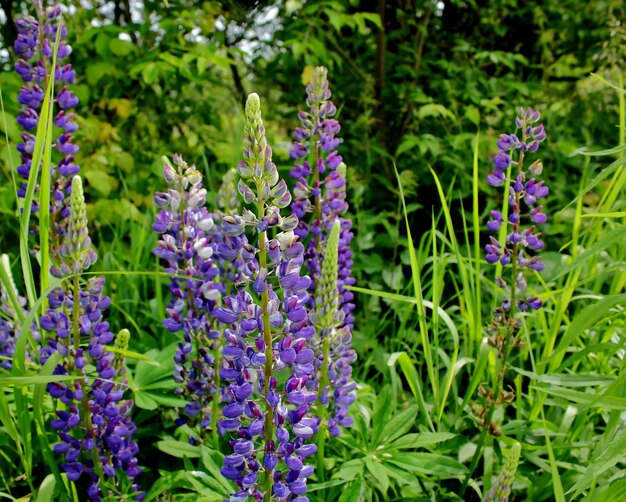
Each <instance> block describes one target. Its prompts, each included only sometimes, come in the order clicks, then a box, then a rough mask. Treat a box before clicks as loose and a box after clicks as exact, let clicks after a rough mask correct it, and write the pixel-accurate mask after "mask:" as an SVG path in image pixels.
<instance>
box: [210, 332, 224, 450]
mask: <svg viewBox="0 0 626 502" xmlns="http://www.w3.org/2000/svg"><path fill="white" fill-rule="evenodd" d="M221 357H222V350H221V347H220V345H219V343H216V344H215V350H214V351H213V378H214V383H215V392H214V393H213V399H212V400H211V434H212V436H213V447H214V448H215V449H219V438H220V436H219V434H218V432H217V417H218V416H219V413H220V366H221V364H220V360H221Z"/></svg>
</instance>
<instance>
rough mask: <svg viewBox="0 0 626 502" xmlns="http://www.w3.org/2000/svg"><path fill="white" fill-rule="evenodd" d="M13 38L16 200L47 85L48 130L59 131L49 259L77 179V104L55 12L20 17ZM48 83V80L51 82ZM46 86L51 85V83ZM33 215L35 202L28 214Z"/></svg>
mask: <svg viewBox="0 0 626 502" xmlns="http://www.w3.org/2000/svg"><path fill="white" fill-rule="evenodd" d="M16 25H17V30H18V35H17V39H16V40H15V44H14V48H15V52H16V53H17V55H18V58H19V59H18V61H17V63H16V65H15V71H16V72H17V73H18V74H19V75H20V77H22V80H23V81H24V86H23V87H22V89H21V91H20V94H19V96H18V100H19V102H20V104H21V105H22V109H21V111H20V115H19V116H18V118H17V121H18V123H19V124H20V125H21V126H22V127H23V128H24V132H23V133H22V143H20V144H18V145H17V149H18V151H19V152H20V159H21V162H22V163H21V165H20V166H19V167H18V168H17V172H18V174H19V175H20V176H21V177H22V178H23V179H24V182H22V183H21V185H20V187H19V189H18V195H19V196H20V197H24V196H25V193H26V182H27V181H28V177H29V175H30V170H31V164H32V159H33V150H34V148H35V136H34V134H33V133H34V132H35V130H36V127H37V124H38V122H39V115H40V113H41V107H42V103H43V100H44V92H45V89H46V88H47V87H48V85H54V86H55V88H54V96H55V103H56V105H55V108H56V109H58V110H59V111H58V112H57V113H56V115H55V117H54V125H55V126H56V127H58V128H59V129H61V132H60V134H59V136H58V137H57V138H54V146H55V147H56V149H57V150H58V161H57V163H56V165H55V166H54V167H53V168H52V172H51V190H52V193H51V201H52V202H51V224H52V226H53V228H52V231H51V245H50V250H51V253H52V254H55V252H56V250H57V249H58V247H59V246H60V245H61V243H62V242H63V237H62V236H63V234H64V233H65V231H66V226H67V218H68V216H69V194H70V191H71V184H72V177H73V176H74V175H75V174H76V173H78V171H79V167H78V166H77V165H76V164H75V163H74V156H75V155H76V153H77V152H78V149H79V148H78V146H76V145H75V144H73V143H72V134H73V133H75V132H76V130H77V129H78V125H77V123H76V122H75V116H74V113H73V112H72V109H73V108H74V107H75V106H76V105H77V104H78V98H77V97H76V96H74V94H73V93H72V91H71V89H70V87H71V85H72V84H73V83H74V80H75V78H76V73H75V71H74V70H73V69H72V66H71V65H70V64H69V63H66V62H65V60H66V59H67V57H68V56H69V55H70V54H71V52H72V48H71V46H70V45H68V44H67V42H66V41H65V40H64V39H65V38H66V37H67V29H66V28H65V27H64V26H62V22H61V7H59V6H58V5H55V6H53V7H49V8H48V9H47V10H46V11H45V13H44V12H43V11H41V10H40V12H39V19H38V20H36V19H34V18H33V17H30V16H29V17H25V18H23V19H18V20H17V22H16ZM59 28H60V29H61V32H60V33H59V38H60V42H59V46H58V51H57V54H56V60H57V63H56V67H55V68H52V59H53V54H52V51H53V48H54V44H55V40H56V37H57V32H58V30H59ZM52 76H53V77H54V78H53V79H51V77H52ZM51 80H53V81H52V82H51ZM37 209H38V205H37V203H36V202H35V203H34V204H33V211H36V210H37Z"/></svg>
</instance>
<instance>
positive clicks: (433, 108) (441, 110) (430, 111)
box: [417, 103, 456, 120]
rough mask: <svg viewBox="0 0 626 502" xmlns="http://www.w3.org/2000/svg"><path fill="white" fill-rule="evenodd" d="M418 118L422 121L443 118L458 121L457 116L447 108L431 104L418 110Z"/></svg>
mask: <svg viewBox="0 0 626 502" xmlns="http://www.w3.org/2000/svg"><path fill="white" fill-rule="evenodd" d="M417 116H418V117H419V118H420V119H424V118H426V117H443V118H447V119H450V120H456V116H455V115H454V113H452V112H451V111H450V110H448V109H447V108H446V107H445V106H443V105H440V104H437V103H430V104H427V105H423V106H421V107H420V108H419V109H418V110H417Z"/></svg>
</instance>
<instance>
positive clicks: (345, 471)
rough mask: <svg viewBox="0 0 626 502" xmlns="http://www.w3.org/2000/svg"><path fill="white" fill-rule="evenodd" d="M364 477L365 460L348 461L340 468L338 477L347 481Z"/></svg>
mask: <svg viewBox="0 0 626 502" xmlns="http://www.w3.org/2000/svg"><path fill="white" fill-rule="evenodd" d="M362 475H363V459H362V458H355V459H353V460H348V461H347V462H345V463H344V464H342V466H341V467H340V468H339V471H338V472H337V477H338V478H341V479H345V480H347V481H349V480H351V479H355V478H356V477H357V476H362Z"/></svg>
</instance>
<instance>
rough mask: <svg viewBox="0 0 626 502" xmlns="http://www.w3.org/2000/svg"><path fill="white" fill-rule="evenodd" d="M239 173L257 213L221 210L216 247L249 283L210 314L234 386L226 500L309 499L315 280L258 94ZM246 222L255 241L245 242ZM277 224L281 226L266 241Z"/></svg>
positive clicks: (224, 375)
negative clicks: (310, 304) (305, 272)
mask: <svg viewBox="0 0 626 502" xmlns="http://www.w3.org/2000/svg"><path fill="white" fill-rule="evenodd" d="M238 172H239V175H240V177H241V180H240V181H239V186H238V189H239V193H240V194H241V195H242V197H243V198H244V202H245V203H246V204H252V203H254V205H255V206H256V209H257V211H258V212H257V214H254V213H252V212H251V211H248V210H247V209H244V210H243V211H242V214H241V216H238V215H233V216H232V217H224V218H223V220H222V229H223V231H224V242H223V243H222V244H221V245H220V246H218V249H217V253H218V254H219V255H220V256H221V257H222V258H223V259H226V260H236V259H239V260H241V261H242V262H243V266H242V267H241V275H242V280H243V281H244V283H243V284H242V288H241V290H240V291H239V292H236V293H234V294H231V295H227V296H225V297H224V302H223V305H222V306H221V307H219V308H217V309H216V310H215V312H214V315H215V317H216V318H217V319H218V320H219V321H220V322H221V323H222V324H224V325H226V329H225V330H224V337H225V346H224V367H223V368H222V370H221V371H220V377H221V379H222V380H224V381H226V382H227V384H228V386H227V388H226V391H225V393H224V401H225V405H224V407H223V409H222V416H223V418H222V419H221V420H220V423H219V427H220V429H221V432H222V433H223V434H227V435H229V436H230V445H231V447H232V448H233V453H232V454H230V455H227V456H226V457H225V459H224V466H223V467H222V469H221V472H222V475H223V476H225V477H226V478H228V479H231V480H233V481H235V483H236V484H237V487H238V489H239V491H238V492H236V493H235V494H233V495H232V496H231V499H230V500H247V498H248V497H253V498H254V499H255V500H262V499H263V497H264V495H265V496H266V497H272V498H273V496H272V494H273V495H274V496H275V497H279V498H280V500H297V501H299V502H305V501H306V500H308V499H307V498H306V497H305V496H303V495H304V494H305V493H306V479H307V478H308V476H310V475H311V474H312V472H313V467H312V466H308V465H306V464H305V462H306V460H305V459H306V457H308V456H310V455H312V454H313V453H315V445H312V444H307V440H308V439H310V438H311V437H312V436H313V435H314V434H315V433H316V432H317V420H316V418H314V417H310V416H309V406H310V405H311V403H312V402H313V401H315V399H316V395H315V393H314V392H312V391H311V390H310V389H309V387H308V385H307V382H308V380H309V379H310V378H311V376H312V375H313V373H314V371H315V366H314V359H315V354H314V352H313V351H312V350H311V348H309V346H308V345H309V340H310V339H311V337H312V336H313V335H314V328H313V327H312V326H311V325H310V324H309V321H308V315H307V310H306V308H305V305H306V304H307V300H308V293H307V291H308V288H309V285H310V282H311V281H310V279H309V278H308V277H307V276H301V275H300V270H301V267H302V264H303V253H304V246H303V245H302V244H301V243H300V242H299V240H298V237H297V236H296V235H295V234H294V229H295V228H296V226H297V224H298V218H297V217H296V216H295V215H290V216H287V217H283V216H282V215H281V209H282V208H285V207H286V206H288V205H289V203H290V202H291V195H290V194H289V191H288V190H287V186H286V184H285V182H284V181H283V180H280V179H279V176H278V171H277V169H276V166H275V165H274V163H273V162H272V150H271V148H270V147H269V146H268V145H267V141H266V138H265V128H264V125H263V120H262V118H261V110H260V101H259V97H258V96H257V95H256V94H251V95H250V96H249V97H248V100H247V102H246V111H245V120H244V152H243V160H242V161H240V163H239V165H238ZM249 185H251V186H252V187H255V188H256V190H254V191H253V189H252V188H251V186H249ZM246 228H248V229H250V230H251V232H249V233H251V234H252V235H255V236H256V237H255V239H254V240H250V241H249V240H248V236H247V235H246ZM272 229H278V230H280V232H279V233H277V234H276V236H275V237H274V238H273V239H270V238H269V237H268V231H270V230H272ZM245 285H249V286H250V288H249V290H247V289H243V286H245ZM279 381H280V382H281V383H280V384H279Z"/></svg>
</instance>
